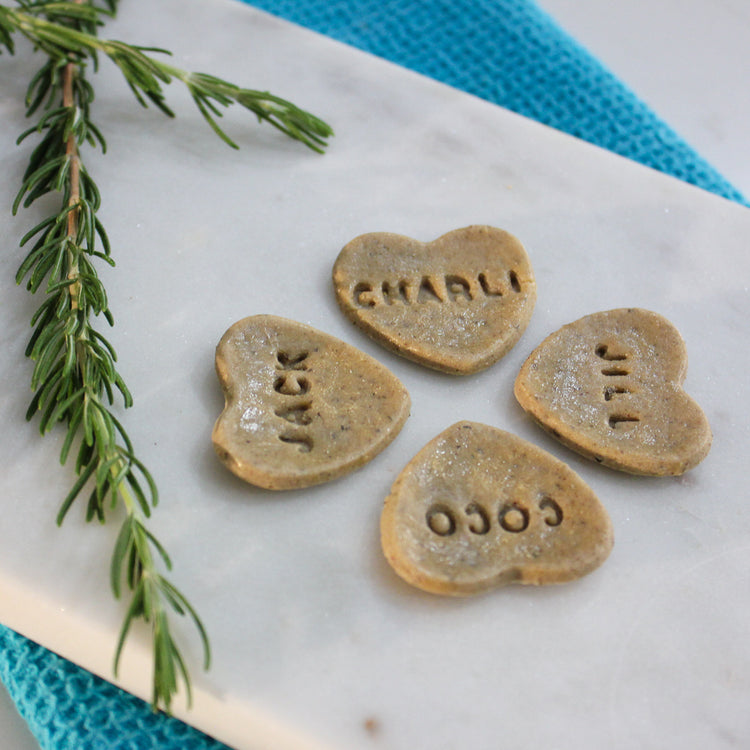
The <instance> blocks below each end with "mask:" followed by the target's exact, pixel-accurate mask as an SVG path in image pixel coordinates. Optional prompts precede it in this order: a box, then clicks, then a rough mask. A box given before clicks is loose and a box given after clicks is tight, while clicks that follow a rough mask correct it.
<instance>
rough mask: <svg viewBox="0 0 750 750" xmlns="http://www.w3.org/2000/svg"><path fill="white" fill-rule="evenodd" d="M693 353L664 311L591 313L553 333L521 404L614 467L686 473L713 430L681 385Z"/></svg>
mask: <svg viewBox="0 0 750 750" xmlns="http://www.w3.org/2000/svg"><path fill="white" fill-rule="evenodd" d="M686 371H687V350H686V348H685V344H684V342H683V340H682V338H681V337H680V334H679V333H678V331H677V329H676V328H675V327H674V326H673V325H672V324H671V323H670V322H669V321H668V320H666V319H665V318H663V317H662V316H661V315H657V314H656V313H653V312H649V311H647V310H639V309H634V308H626V309H619V310H609V311H608V312H600V313H595V314H593V315H587V316H586V317H584V318H581V319H580V320H577V321H575V322H574V323H571V324H569V325H566V326H564V327H563V328H561V329H560V330H559V331H557V332H555V333H553V334H552V335H551V336H548V337H547V338H546V339H545V340H544V341H543V342H542V343H541V344H540V345H539V347H537V349H536V350H534V352H532V354H531V355H530V356H529V358H528V359H527V360H526V362H525V363H524V365H523V367H522V368H521V371H520V373H519V375H518V377H517V379H516V383H515V395H516V398H517V399H518V402H519V403H520V404H521V406H522V407H523V408H524V409H525V410H526V411H527V412H528V413H529V414H530V415H531V416H532V417H533V418H534V419H535V420H536V421H537V422H538V423H539V424H540V425H541V426H542V427H544V428H545V429H546V430H548V431H549V432H550V433H551V434H552V435H554V436H555V437H556V438H557V439H558V440H560V441H561V442H562V443H564V444H565V445H567V446H568V447H570V448H572V449H573V450H576V451H578V452H579V453H581V454H582V455H584V456H586V457H588V458H592V459H594V460H596V461H598V462H599V463H602V464H605V465H606V466H609V467H611V468H613V469H619V470H621V471H627V472H630V473H633V474H647V475H652V476H667V475H676V474H682V473H683V472H685V471H687V470H688V469H691V468H692V467H694V466H695V465H696V464H698V463H699V462H700V461H702V460H703V458H705V456H706V454H707V453H708V451H709V448H710V447H711V428H710V427H709V424H708V420H707V419H706V416H705V414H704V413H703V411H702V410H701V408H700V407H699V406H698V405H697V404H696V403H695V401H693V399H692V398H691V397H690V396H688V395H687V393H685V391H684V390H683V389H682V383H683V381H684V379H685V373H686Z"/></svg>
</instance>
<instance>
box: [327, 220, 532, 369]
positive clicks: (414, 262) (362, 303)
mask: <svg viewBox="0 0 750 750" xmlns="http://www.w3.org/2000/svg"><path fill="white" fill-rule="evenodd" d="M333 283H334V288H335V292H336V299H337V301H338V304H339V307H340V308H341V310H342V311H343V312H344V314H345V315H346V316H347V317H348V318H349V319H350V320H351V321H352V322H353V323H354V324H355V325H356V326H358V327H359V328H361V329H362V330H363V331H365V332H366V333H367V334H368V335H369V336H371V337H372V338H373V339H375V340H376V341H378V342H379V343H381V344H382V345H383V346H385V347H386V348H388V349H390V350H391V351H394V352H395V353H397V354H400V355H402V356H404V357H406V358H408V359H411V360H414V361H415V362H419V363H420V364H422V365H425V366H427V367H431V368H434V369H436V370H441V371H443V372H448V373H451V374H455V375H464V374H469V373H473V372H477V371H479V370H482V369H484V368H486V367H489V366H490V365H491V364H493V363H494V362H496V361H497V360H498V359H500V358H501V357H502V356H503V355H505V354H506V353H507V352H508V351H509V350H510V349H511V348H512V347H513V346H514V345H515V344H516V342H517V341H518V340H519V339H520V337H521V335H522V334H523V332H524V330H525V329H526V326H527V325H528V322H529V320H530V318H531V313H532V311H533V309H534V304H535V302H536V282H535V280H534V273H533V271H532V268H531V263H530V261H529V258H528V256H527V254H526V251H525V250H524V248H523V246H522V245H521V243H520V242H519V241H518V240H517V239H516V238H515V237H514V236H513V235H511V234H509V233H508V232H505V231H503V230H502V229H496V228H494V227H488V226H469V227H465V228H463V229H456V230H454V231H452V232H448V233H447V234H444V235H443V236H442V237H439V238H438V239H436V240H433V241H432V242H419V241H417V240H414V239H411V238H410V237H404V236H403V235H399V234H392V233H389V232H373V233H370V234H364V235H361V236H359V237H356V238H355V239H353V240H352V241H351V242H349V243H348V244H347V245H346V246H345V247H344V248H343V250H341V252H340V253H339V256H338V258H337V259H336V262H335V264H334V267H333Z"/></svg>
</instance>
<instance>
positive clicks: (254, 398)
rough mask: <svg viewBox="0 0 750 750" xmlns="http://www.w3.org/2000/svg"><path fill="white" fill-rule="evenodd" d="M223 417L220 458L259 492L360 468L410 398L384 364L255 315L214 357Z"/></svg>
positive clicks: (395, 427)
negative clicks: (221, 396) (262, 489)
mask: <svg viewBox="0 0 750 750" xmlns="http://www.w3.org/2000/svg"><path fill="white" fill-rule="evenodd" d="M216 372H217V374H218V377H219V380H220V381H221V385H222V388H223V390H224V397H225V401H226V404H225V407H224V411H223V412H222V413H221V415H220V416H219V418H218V420H217V421H216V425H215V426H214V430H213V435H212V439H213V443H214V448H215V449H216V452H217V454H218V456H219V458H220V459H221V460H222V461H223V462H224V464H226V466H227V467H228V468H229V469H230V470H231V471H232V472H234V473H235V474H236V475H237V476H239V477H241V478H242V479H244V480H246V481H248V482H250V483H251V484H254V485H257V486H259V487H265V488H266V489H272V490H282V489H294V488H298V487H307V486H310V485H313V484H319V483H321V482H326V481H328V480H330V479H334V478H336V477H339V476H341V475H343V474H346V473H348V472H350V471H352V470H354V469H356V468H358V467H359V466H362V465H363V464H365V463H367V462H368V461H369V460H370V459H372V458H374V457H375V456H376V455H377V454H378V453H380V451H382V450H383V449H384V448H385V447H386V446H387V445H388V444H389V443H390V442H391V441H392V440H393V439H394V437H395V436H396V435H397V434H398V432H399V430H400V429H401V427H402V426H403V424H404V422H405V421H406V418H407V417H408V416H409V406H410V402H409V394H408V393H407V391H406V389H405V388H404V386H403V385H402V384H401V382H400V381H399V380H398V379H397V378H396V376H395V375H393V374H392V373H391V372H389V371H388V370H387V369H386V368H385V367H383V365H381V364H380V363H379V362H376V361H375V360H374V359H373V358H372V357H370V356H368V355H367V354H364V353H363V352H360V351H359V350H357V349H355V348H354V347H352V346H350V345H349V344H345V343H344V342H343V341H339V340H338V339H335V338H333V337H332V336H329V335H327V334H325V333H321V332H320V331H317V330H315V329H314V328H311V327H309V326H306V325H302V324H301V323H296V322H294V321H291V320H286V319H284V318H278V317H274V316H271V315H257V316H254V317H250V318H245V319H244V320H240V321H239V322H238V323H235V324H234V325H233V326H232V327H231V328H229V330H228V331H227V332H226V333H225V334H224V336H223V337H222V339H221V341H220V342H219V345H218V347H217V349H216Z"/></svg>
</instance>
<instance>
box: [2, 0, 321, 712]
mask: <svg viewBox="0 0 750 750" xmlns="http://www.w3.org/2000/svg"><path fill="white" fill-rule="evenodd" d="M117 1H118V0H101V4H99V5H97V4H96V0H75V1H74V2H59V1H58V2H53V1H47V2H45V1H44V0H17V5H18V6H19V7H18V8H9V7H7V6H4V5H0V51H2V48H3V47H4V48H5V49H6V50H7V51H8V52H10V53H11V54H12V53H13V52H14V35H15V34H20V35H22V36H24V37H26V38H27V39H28V40H29V41H30V42H31V43H32V44H33V45H34V46H35V48H36V49H37V50H40V51H41V52H43V53H44V54H45V56H46V60H45V62H44V64H43V65H42V67H41V69H40V70H39V71H38V72H37V74H36V75H35V76H34V77H33V78H32V80H31V82H30V83H29V86H28V90H27V95H26V108H27V115H28V116H29V117H31V116H34V115H38V116H39V119H38V121H37V122H36V124H35V125H33V126H32V127H30V128H29V129H28V130H26V131H25V132H24V133H22V134H21V136H20V137H19V138H18V142H19V143H22V142H23V141H25V140H26V139H27V138H31V137H35V138H37V139H38V142H37V143H36V145H35V147H34V149H33V151H32V153H31V156H30V159H29V164H28V167H27V169H26V172H25V174H24V176H23V182H22V185H21V188H20V189H19V191H18V194H17V196H16V199H15V202H14V204H13V212H14V213H15V212H17V211H18V209H19V208H20V207H21V206H23V207H28V206H30V205H31V204H33V203H35V202H36V201H37V200H38V199H39V198H41V197H42V196H46V195H48V194H50V193H57V194H59V195H61V199H62V200H61V205H60V209H59V211H58V212H57V213H56V214H54V215H51V216H48V217H46V218H45V219H44V220H42V221H41V222H40V223H39V224H37V225H36V226H35V227H33V228H32V229H31V230H30V231H29V232H27V233H26V235H25V236H24V237H23V238H22V240H21V243H20V244H21V247H28V248H29V249H28V251H27V255H26V257H25V259H24V260H23V262H22V263H21V265H20V267H19V269H18V272H17V275H16V281H17V283H22V282H24V281H25V282H26V287H27V289H28V290H29V291H30V292H31V293H35V292H37V291H39V290H40V289H42V288H43V289H44V295H45V296H44V301H43V302H42V304H41V305H40V307H39V309H38V310H37V312H36V313H35V314H34V316H33V318H32V321H31V325H32V329H33V332H32V335H31V338H30V340H29V343H28V346H27V349H26V355H27V356H28V357H30V358H31V360H32V361H33V362H34V368H33V373H32V377H31V385H32V390H33V391H34V395H33V398H32V400H31V403H30V405H29V408H28V411H27V415H26V416H27V419H32V418H34V417H36V416H39V428H40V431H41V432H42V433H43V434H44V433H46V432H48V431H49V430H51V429H52V428H53V427H55V425H59V424H62V425H63V426H64V428H65V437H64V440H63V445H62V449H61V454H60V461H61V463H62V464H66V463H67V462H68V461H69V459H71V458H72V457H73V456H74V460H73V463H74V467H75V472H76V475H77V476H76V480H75V481H74V483H73V486H72V487H71V489H70V491H69V492H68V494H67V496H66V497H65V499H64V500H63V502H62V505H61V507H60V511H59V513H58V519H57V520H58V523H62V522H63V519H64V518H65V516H66V514H67V513H68V511H69V509H70V508H71V506H72V505H73V504H74V503H75V502H76V500H78V498H80V497H81V496H82V495H83V496H86V495H87V496H88V497H87V503H86V519H87V520H89V521H90V520H94V519H97V520H99V521H101V522H104V521H105V520H106V519H107V516H108V514H109V513H110V512H113V511H115V509H118V508H119V509H121V510H123V511H124V521H123V522H122V526H121V528H120V531H119V534H118V536H117V541H116V543H115V548H114V552H113V555H112V560H111V566H110V583H111V587H112V591H113V593H114V595H115V596H116V597H118V598H119V597H120V596H121V595H122V593H123V582H124V583H125V588H126V589H127V591H128V592H129V595H130V603H129V605H128V607H127V610H126V614H125V619H124V622H123V625H122V629H121V631H120V636H119V639H118V643H117V646H116V650H115V655H114V671H115V674H116V673H117V668H118V664H119V662H120V658H121V655H122V651H123V646H124V643H125V641H126V638H127V636H128V634H129V633H130V630H131V628H132V626H133V625H134V623H136V622H137V621H143V622H144V623H146V624H147V625H149V626H150V632H151V639H152V649H153V675H152V705H153V707H154V709H155V710H156V709H159V708H163V709H164V710H166V711H169V710H170V706H171V701H172V698H173V697H174V695H175V694H176V693H177V692H178V690H179V686H180V684H183V685H184V686H185V689H186V692H187V696H188V700H190V695H191V688H190V676H189V672H188V669H187V665H186V663H185V661H184V659H183V657H182V655H181V653H180V650H179V648H178V647H177V645H176V642H175V639H174V637H173V635H172V630H171V628H172V618H173V617H174V616H178V617H179V616H184V617H187V618H188V619H190V620H191V621H192V623H193V624H194V625H195V627H196V628H197V631H198V634H199V637H200V640H201V643H202V647H203V655H204V667H205V668H206V669H207V668H208V667H209V663H210V658H211V653H210V646H209V640H208V636H207V634H206V630H205V628H204V626H203V624H202V622H201V619H200V618H199V616H198V614H197V612H196V611H195V609H194V608H193V607H192V606H191V605H190V603H189V602H188V600H187V599H186V598H185V596H184V595H183V594H182V593H181V592H180V591H179V590H178V589H177V588H176V587H175V586H174V585H173V584H172V583H171V582H170V581H169V580H168V579H167V578H166V577H165V576H164V575H163V574H162V573H160V572H159V569H160V567H163V568H165V569H166V570H167V571H169V570H171V561H170V558H169V555H168V554H167V552H166V550H165V549H164V547H163V546H162V544H161V543H160V542H159V541H158V540H157V539H156V537H155V536H154V535H153V534H152V533H151V532H150V531H149V530H148V529H147V527H146V520H147V519H148V518H149V516H150V514H151V509H152V508H153V507H155V506H156V505H157V503H158V499H159V496H158V490H157V487H156V484H155V482H154V479H153V477H152V476H151V474H150V472H149V471H148V469H147V468H146V466H145V465H144V464H143V462H142V461H141V460H140V459H139V458H138V457H137V456H136V453H135V450H134V447H133V444H132V442H131V440H130V438H129V437H128V434H127V432H126V431H125V429H124V427H123V425H122V424H121V423H120V421H119V420H118V419H117V417H116V416H115V403H116V402H117V401H119V400H120V399H121V400H122V403H123V405H124V407H126V408H127V407H129V406H131V405H132V402H133V399H132V396H131V394H130V391H129V390H128V388H127V386H126V385H125V383H124V381H123V379H122V377H121V376H120V374H119V373H118V372H117V369H116V365H115V363H116V360H117V357H116V353H115V350H114V348H113V347H112V345H111V344H110V343H109V341H107V339H106V338H105V336H104V335H103V334H102V333H101V332H100V330H99V329H98V328H97V325H96V321H97V320H99V319H100V318H102V317H103V318H104V319H105V320H106V321H107V322H108V323H109V324H110V325H113V323H114V319H113V316H112V313H111V311H110V309H109V305H108V301H107V294H106V290H105V288H104V286H103V284H102V282H101V280H100V279H99V277H98V274H97V270H96V264H95V262H96V261H99V262H105V263H107V264H109V265H114V261H113V259H112V255H111V248H110V244H109V239H108V237H107V234H106V231H105V229H104V227H103V226H102V224H101V222H100V221H99V219H98V217H97V211H98V209H99V206H100V202H101V198H100V194H99V190H98V188H97V186H96V183H95V181H94V180H93V178H92V177H91V175H90V174H89V172H88V170H87V169H86V167H85V165H84V163H83V161H82V158H81V149H82V148H83V147H84V146H86V145H88V146H92V147H97V146H98V147H100V148H101V149H102V151H105V150H106V142H105V139H104V137H103V135H102V133H101V132H100V130H99V129H98V128H97V127H96V125H95V124H94V123H93V122H92V120H91V105H92V102H93V100H94V89H93V87H92V85H91V83H90V82H89V80H88V79H87V77H86V74H87V72H88V69H89V68H91V69H93V70H96V68H97V62H98V55H105V56H107V57H108V58H110V59H111V60H112V61H113V62H114V63H115V64H116V65H117V66H118V67H119V69H120V70H121V72H122V74H123V75H124V77H125V80H126V82H127V84H128V85H129V87H130V89H131V90H132V91H133V93H134V94H135V96H136V98H137V100H138V101H139V102H140V103H141V104H142V105H144V106H147V105H148V104H149V103H152V104H154V105H155V106H157V107H158V108H159V109H160V110H161V111H162V112H164V113H165V114H167V115H169V116H173V113H172V111H171V110H170V109H169V107H168V106H167V104H166V102H165V98H164V92H163V87H164V85H166V84H168V83H170V82H171V81H173V80H178V81H181V82H182V83H183V84H184V85H185V86H186V87H187V88H188V90H189V92H190V94H191V95H192V97H193V100H194V101H195V103H196V105H197V107H198V109H199V111H200V112H201V114H202V115H203V117H204V118H205V119H206V121H207V122H208V123H209V125H210V126H211V127H212V129H213V130H214V131H215V132H216V133H217V134H218V135H219V136H220V137H221V138H222V140H224V141H225V142H226V143H227V144H229V145H230V146H233V147H235V148H236V144H235V143H234V142H233V141H232V140H231V139H230V138H229V136H228V135H227V134H226V133H225V132H224V131H223V130H222V129H221V127H220V126H219V124H218V121H217V119H218V118H219V117H221V115H222V109H221V108H226V107H228V106H230V105H231V104H233V103H238V104H240V105H241V106H243V107H245V108H247V109H249V110H250V111H252V112H253V113H254V114H255V115H256V116H257V117H258V119H259V120H260V121H266V122H268V123H270V124H271V125H273V126H274V127H276V128H278V129H279V130H281V131H282V132H284V133H286V134H287V135H288V136H290V137H292V138H294V139H296V140H299V141H301V142H302V143H304V144H306V145H307V146H309V147H310V148H312V149H314V150H316V151H322V150H323V148H324V146H325V145H326V139H327V138H328V137H329V136H330V135H332V131H331V129H330V128H329V127H328V125H326V124H325V123H324V122H322V121H321V120H319V119H318V118H317V117H314V116H313V115H311V114H309V113H307V112H305V111H303V110H301V109H299V108H297V107H295V106H294V105H293V104H291V103H290V102H287V101H285V100H283V99H280V98H278V97H275V96H273V95H271V94H269V93H267V92H260V91H255V90H251V89H244V88H240V87H238V86H235V85H234V84H231V83H229V82H227V81H223V80H221V79H219V78H215V77H213V76H210V75H207V74H203V73H188V72H185V71H182V70H180V69H179V68H176V67H173V66H170V65H167V64H165V63H164V62H163V61H160V60H157V59H156V58H155V57H154V56H152V55H150V54H149V53H151V52H160V53H163V52H164V50H153V49H147V48H144V47H138V46H135V45H128V44H125V43H123V42H118V41H108V40H102V39H100V38H99V37H98V36H97V31H98V29H99V27H100V26H101V25H102V22H103V20H104V19H105V18H106V17H108V16H112V15H114V13H115V12H116V9H117Z"/></svg>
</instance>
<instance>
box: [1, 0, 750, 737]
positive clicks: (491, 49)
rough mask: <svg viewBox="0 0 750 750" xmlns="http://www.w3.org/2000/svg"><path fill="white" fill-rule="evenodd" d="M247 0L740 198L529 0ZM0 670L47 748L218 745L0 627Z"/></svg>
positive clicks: (706, 186) (36, 733) (485, 97)
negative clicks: (155, 713) (418, 0)
mask: <svg viewBox="0 0 750 750" xmlns="http://www.w3.org/2000/svg"><path fill="white" fill-rule="evenodd" d="M252 4H253V5H255V6H257V7H259V8H261V9H263V10H266V11H269V12H271V13H274V14H276V15H279V16H281V17H283V18H286V19H288V20H290V21H294V22H296V23H298V24H301V25H303V26H307V27H309V28H311V29H314V30H316V31H319V32H321V33H324V34H327V35H329V36H331V37H334V38H336V39H338V40H340V41H343V42H346V43H349V44H352V45H354V46H356V47H359V48H361V49H364V50H367V51H368V52H372V53H374V54H376V55H380V56H382V57H385V58H387V59H389V60H391V61H393V62H395V63H398V64H400V65H403V66H405V67H408V68H412V69H413V70H416V71H419V72H420V73H423V74H425V75H428V76H431V77H433V78H436V79H438V80H440V81H443V82H444V83H447V84H450V85H452V86H454V87H456V88H459V89H463V90H465V91H468V92H470V93H472V94H475V95H477V96H480V97H482V98H484V99H488V100H489V101H492V102H495V103H496V104H500V105H502V106H504V107H507V108H508V109H512V110H515V111H516V112H519V113H520V114H523V115H526V116H528V117H531V118H534V119H536V120H539V121H541V122H543V123H546V124H547V125H551V126H552V127H555V128H558V129H560V130H564V131H567V132H568V133H571V134H573V135H576V136H578V137H580V138H584V139H586V140H588V141H591V142H592V143H595V144H597V145H599V146H602V147H604V148H607V149H610V150H611V151H615V152H617V153H619V154H621V155H623V156H627V157H629V158H631V159H634V160H636V161H639V162H641V163H643V164H647V165H649V166H651V167H654V168H656V169H659V170H661V171H663V172H666V173H668V174H671V175H673V176H675V177H678V178H681V179H683V180H686V181H687V182H690V183H693V184H694V185H698V186H699V187H702V188H704V189H706V190H710V191H712V192H714V193H717V194H719V195H722V196H724V197H726V198H729V199H731V200H736V201H738V202H744V199H743V198H742V196H741V195H740V194H739V192H738V191H737V190H735V189H734V188H733V187H732V186H731V185H730V184H729V183H728V182H727V181H726V180H725V179H724V178H722V177H721V175H719V174H718V173H717V172H716V171H715V170H714V169H713V168H712V167H711V166H710V165H708V164H707V163H706V162H705V161H704V160H703V159H701V158H700V157H699V156H698V155H697V154H696V153H695V152H694V151H693V150H692V149H690V148H689V147H688V146H687V145H686V144H685V143H684V142H683V141H682V140H681V139H680V138H679V137H678V136H677V135H676V134H675V133H674V132H673V131H672V130H670V129H669V128H668V127H667V126H666V125H665V124H664V123H663V122H661V121H660V120H659V119H658V118H657V117H655V115H654V114H653V113H652V112H651V111H649V109H648V108H647V107H645V106H644V105H643V103H642V102H640V101H639V100H638V99H637V98H636V97H635V96H634V95H633V94H632V93H631V92H630V91H629V90H628V89H627V88H625V87H624V86H623V85H622V84H621V83H620V82H619V81H618V80H617V79H616V78H615V77H613V76H612V75H611V74H609V73H608V72H607V71H606V70H604V69H603V68H602V66H601V65H600V64H599V63H598V62H597V61H596V60H595V59H593V58H592V57H591V56H590V55H588V54H587V53H586V52H585V51H584V50H583V49H581V47H580V46H578V45H577V44H576V43H575V42H574V41H573V40H571V39H570V38H569V37H568V36H567V35H566V34H564V33H563V32H562V31H561V30H560V29H559V28H558V27H557V26H556V25H555V23H554V22H553V21H552V20H551V19H550V18H549V17H548V16H547V15H546V14H545V13H543V12H542V11H541V10H540V9H539V8H537V7H536V6H535V5H534V4H533V3H532V2H530V1H529V0H422V2H417V1H416V0H413V1H412V2H408V0H254V1H253V2H252ZM0 679H2V681H3V682H4V683H5V685H6V686H7V688H8V690H9V692H10V694H11V696H12V697H13V699H14V700H15V702H16V704H17V705H18V708H19V711H20V713H21V715H22V716H23V717H24V718H25V719H26V721H27V722H28V724H29V726H30V728H31V731H32V732H33V733H34V735H35V736H36V738H37V739H38V741H39V744H40V745H41V747H42V748H43V750H203V749H204V748H206V749H208V748H211V749H212V750H220V749H221V748H223V747H224V745H222V744H220V743H218V742H216V741H214V740H211V739H209V738H208V737H206V736H205V735H203V734H201V733H200V732H197V731H195V730H193V729H191V728H190V727H187V726H186V725H185V724H183V723H181V722H180V721H177V720H175V719H171V718H169V717H166V716H162V715H154V714H153V713H152V712H151V710H150V709H149V707H148V706H147V705H146V704H145V703H143V702H142V701H140V700H138V699H137V698H134V697H132V696H130V695H128V694H126V693H124V692H122V691H120V690H119V689H117V688H115V687H113V686H112V685H110V684H109V683H107V682H104V681H103V680H100V679H98V678H96V677H94V676H92V675H91V674H89V673H88V672H86V671H84V670H82V669H80V668H78V667H76V666H74V665H72V664H70V663H69V662H67V661H65V660H64V659H61V658H60V657H58V656H56V655H54V654H51V653H50V652H49V651H47V650H46V649H44V648H41V647H40V646H38V645H36V644H34V643H31V642H30V641H28V640H27V639H25V638H23V637H21V636H19V635H17V634H15V633H13V632H11V631H9V630H7V629H5V628H3V627H1V626H0Z"/></svg>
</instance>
